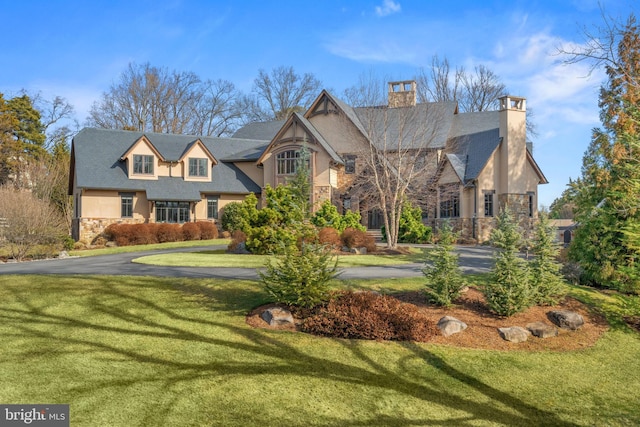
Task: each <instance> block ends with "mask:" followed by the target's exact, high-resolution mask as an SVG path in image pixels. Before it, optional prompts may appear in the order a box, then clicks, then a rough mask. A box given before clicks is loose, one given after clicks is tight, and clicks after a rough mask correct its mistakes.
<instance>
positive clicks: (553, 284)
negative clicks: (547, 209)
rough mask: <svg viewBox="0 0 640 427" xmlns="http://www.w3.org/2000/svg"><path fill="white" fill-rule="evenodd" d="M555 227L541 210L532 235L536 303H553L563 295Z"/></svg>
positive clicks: (533, 285) (532, 272)
mask: <svg viewBox="0 0 640 427" xmlns="http://www.w3.org/2000/svg"><path fill="white" fill-rule="evenodd" d="M554 236H555V227H553V226H552V225H551V223H550V221H549V216H548V215H547V214H546V213H544V212H541V213H540V216H539V219H538V223H537V224H536V227H535V230H534V237H533V247H532V251H533V255H534V258H533V260H532V261H531V285H532V289H533V299H534V302H535V303H536V304H538V305H555V304H556V303H557V302H558V301H559V300H560V299H561V298H562V296H563V295H564V293H565V292H564V284H563V280H562V276H561V275H560V267H561V266H560V264H559V263H558V262H557V261H556V258H557V256H558V253H559V252H560V250H559V249H558V247H557V245H556V244H555V243H554Z"/></svg>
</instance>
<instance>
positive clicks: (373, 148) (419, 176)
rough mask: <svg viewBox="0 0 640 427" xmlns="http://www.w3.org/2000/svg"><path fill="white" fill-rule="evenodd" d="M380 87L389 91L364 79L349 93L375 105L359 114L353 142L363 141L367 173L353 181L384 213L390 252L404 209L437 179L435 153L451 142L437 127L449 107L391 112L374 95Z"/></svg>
mask: <svg viewBox="0 0 640 427" xmlns="http://www.w3.org/2000/svg"><path fill="white" fill-rule="evenodd" d="M376 85H379V86H378V87H380V86H382V87H386V85H385V84H384V83H383V82H382V81H380V80H376V79H375V78H374V80H372V81H368V80H367V79H366V78H364V79H361V82H360V84H359V85H358V86H356V87H353V88H350V89H349V90H348V91H349V93H350V96H351V98H352V99H353V98H355V99H359V100H360V101H362V102H367V103H370V104H369V105H370V106H369V107H359V108H355V109H354V112H355V114H356V115H357V119H358V121H359V124H360V125H361V126H356V127H355V128H353V127H352V129H353V135H352V139H354V140H355V139H360V140H363V146H362V148H361V150H360V152H358V153H357V158H358V161H359V162H360V164H361V165H362V169H363V170H362V171H361V172H359V173H358V174H356V176H355V177H354V181H353V183H352V186H351V191H353V192H354V193H356V194H358V195H359V197H360V198H361V202H362V201H363V200H364V202H365V203H366V204H368V206H367V207H368V208H369V209H370V208H372V207H379V209H380V211H381V212H382V217H383V222H384V226H385V233H386V236H385V237H386V242H387V246H388V247H390V248H394V247H396V246H397V243H398V231H399V226H400V214H401V212H402V206H403V204H404V203H405V201H406V200H407V198H408V197H410V196H412V192H413V191H415V190H417V189H420V191H421V192H422V191H425V190H426V188H427V184H428V183H429V182H430V181H431V179H433V177H434V176H435V172H436V169H437V162H438V158H437V157H438V154H437V149H435V148H434V147H435V146H438V144H439V143H440V142H443V141H441V138H443V137H446V134H443V133H442V132H440V129H439V126H438V123H440V122H442V118H443V115H444V114H446V107H445V105H444V104H442V103H422V104H417V105H416V106H399V107H395V108H391V107H389V106H386V105H383V99H382V98H381V97H380V95H379V93H378V92H376V91H375V90H373V88H374V87H376ZM359 91H360V92H359ZM345 119H346V118H345ZM350 120H351V119H349V121H350ZM358 133H360V134H364V135H362V136H364V139H363V138H362V136H360V137H359V138H358V135H357V134H358Z"/></svg>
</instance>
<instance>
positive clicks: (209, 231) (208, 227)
mask: <svg viewBox="0 0 640 427" xmlns="http://www.w3.org/2000/svg"><path fill="white" fill-rule="evenodd" d="M196 224H197V225H198V227H199V228H200V238H201V239H202V240H211V239H217V238H218V227H216V225H215V224H214V223H212V222H209V221H198V222H196Z"/></svg>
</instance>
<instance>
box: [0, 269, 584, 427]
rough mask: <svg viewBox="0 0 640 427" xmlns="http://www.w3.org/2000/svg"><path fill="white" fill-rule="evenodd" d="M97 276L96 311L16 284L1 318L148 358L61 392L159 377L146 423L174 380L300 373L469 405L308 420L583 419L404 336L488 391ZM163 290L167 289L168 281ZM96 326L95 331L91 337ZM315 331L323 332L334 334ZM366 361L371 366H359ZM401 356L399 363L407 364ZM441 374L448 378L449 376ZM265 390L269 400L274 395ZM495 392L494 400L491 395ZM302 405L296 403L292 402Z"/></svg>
mask: <svg viewBox="0 0 640 427" xmlns="http://www.w3.org/2000/svg"><path fill="white" fill-rule="evenodd" d="M90 280H92V281H97V282H98V283H99V284H98V285H92V286H91V291H90V292H91V296H90V297H88V298H87V299H86V300H85V301H86V307H84V308H85V309H86V310H87V311H88V313H92V314H93V315H83V316H69V315H64V314H55V313H52V312H48V310H47V309H46V307H45V308H44V309H43V308H42V307H38V306H36V305H34V304H32V303H30V301H29V298H28V297H25V296H24V292H25V291H24V289H22V290H21V289H19V288H15V289H12V292H13V295H14V297H15V299H16V300H17V301H20V302H21V305H22V308H9V307H6V306H3V305H0V319H2V322H3V323H4V324H5V325H8V324H11V325H12V328H13V329H14V330H15V331H16V332H17V334H16V335H15V336H19V337H21V338H22V339H25V338H26V339H37V340H47V342H51V343H52V344H51V346H52V347H55V346H56V345H58V346H59V345H62V346H63V348H69V349H71V350H65V351H70V352H82V353H92V352H95V354H96V356H95V357H97V358H99V359H101V360H102V361H104V360H105V358H106V359H107V360H111V361H112V362H122V361H133V362H136V363H139V364H142V365H144V366H145V368H146V367H151V368H153V372H152V375H151V374H149V375H147V374H144V373H142V372H141V374H140V375H135V376H132V377H129V378H122V379H116V380H113V379H109V380H102V379H97V380H93V381H91V382H89V383H88V384H86V385H84V384H83V385H82V386H80V387H70V388H69V389H67V390H60V391H59V395H60V399H61V400H65V399H66V401H67V402H69V401H70V402H73V400H74V398H79V397H86V396H91V395H92V393H95V392H96V390H104V389H113V390H115V391H117V392H119V393H123V392H124V393H126V391H123V388H127V387H137V386H140V385H141V384H158V385H159V387H158V391H157V392H158V393H162V392H164V393H165V394H166V398H167V399H169V400H170V402H172V403H170V404H165V405H153V407H149V408H145V409H146V410H147V411H148V412H147V413H146V414H145V417H146V418H145V422H146V423H149V424H163V422H165V421H166V419H167V418H168V417H169V414H170V413H171V411H172V405H174V404H175V402H176V399H177V398H178V397H177V396H172V395H170V393H172V392H171V390H172V389H173V387H175V386H179V385H185V384H187V385H188V384H190V382H192V381H202V380H203V379H206V378H211V379H214V378H232V377H241V376H242V377H260V376H267V375H268V376H285V377H286V376H292V375H294V376H295V377H298V378H306V377H308V378H313V379H321V380H323V381H327V382H335V383H342V384H351V385H357V386H361V387H372V388H378V389H380V390H381V391H388V392H393V393H396V394H399V395H404V396H407V397H411V398H414V399H418V400H420V401H422V402H424V403H425V404H435V405H438V406H440V407H442V408H449V409H450V410H451V411H459V412H462V413H465V414H468V415H466V416H463V417H458V418H455V419H449V420H434V419H430V418H423V419H410V418H407V417H404V416H402V415H399V416H397V417H395V416H388V415H380V416H378V415H375V414H374V415H372V417H371V418H370V419H368V420H364V421H355V420H354V421H353V422H352V423H350V422H349V421H348V420H345V419H342V418H332V417H330V416H323V415H315V416H314V417H313V419H312V420H310V421H309V425H313V424H316V425H343V426H357V425H371V424H376V425H411V424H413V425H465V424H475V423H477V422H478V420H482V421H488V422H497V423H502V424H504V425H527V424H538V423H539V424H544V425H555V426H574V425H575V424H572V423H570V422H566V421H563V420H561V419H559V418H558V417H557V416H556V415H555V414H554V413H551V412H547V411H544V410H542V409H539V408H537V407H534V406H531V405H529V404H527V403H525V402H523V401H522V400H520V399H519V398H517V397H515V396H513V395H510V394H509V393H506V392H503V391H500V390H498V389H496V388H494V387H491V386H490V385H488V384H486V383H484V382H482V381H480V380H478V379H477V378H474V377H473V376H470V375H468V374H466V373H464V372H461V371H459V370H457V369H455V368H454V367H452V366H451V365H450V364H448V363H447V362H446V361H445V360H444V359H442V358H441V357H439V356H437V355H436V354H434V353H432V352H430V351H429V350H427V349H425V348H424V347H422V346H419V345H417V344H414V343H402V344H401V345H402V346H403V347H404V348H405V349H407V350H408V351H409V352H410V353H411V354H412V355H411V356H407V357H411V358H419V360H422V361H424V363H426V364H427V365H428V367H430V368H434V369H437V370H439V371H440V372H441V373H442V374H444V375H446V376H448V377H449V379H452V380H454V382H455V383H459V385H460V389H457V391H460V390H469V392H470V393H473V394H478V393H479V394H481V395H483V396H484V397H486V399H478V398H477V396H476V398H475V399H472V398H465V397H464V395H463V393H458V394H456V393H452V392H449V391H448V390H446V389H443V387H442V385H439V384H437V383H436V381H435V380H434V379H432V378H429V377H428V376H426V375H418V376H416V377H412V378H409V376H408V375H407V373H406V372H405V373H404V375H402V374H400V373H398V372H395V371H394V370H393V369H390V367H389V366H385V365H382V364H380V363H379V362H377V361H375V360H374V359H372V358H371V357H369V356H368V355H366V354H365V353H364V352H363V351H362V348H361V347H360V346H359V345H358V344H357V343H355V342H351V341H348V340H337V341H338V342H339V343H341V344H342V345H343V346H344V348H345V349H347V351H349V352H350V353H351V355H352V357H353V360H354V361H355V360H358V361H359V362H360V363H358V365H360V366H358V365H356V364H350V363H349V360H344V359H343V360H344V361H337V360H328V359H327V358H323V357H322V354H321V352H316V353H317V355H316V354H308V353H306V352H303V351H301V349H299V348H296V346H294V345H291V344H288V343H287V342H285V341H287V339H280V338H281V337H279V336H278V335H279V334H278V333H270V332H268V331H265V330H259V329H251V328H250V327H249V326H247V325H244V324H238V325H234V324H231V323H224V322H218V321H212V320H208V319H205V318H198V317H194V316H186V315H184V314H181V312H180V311H184V310H181V309H180V307H184V306H185V304H184V301H183V303H182V304H177V307H178V308H177V309H172V308H168V307H165V306H161V305H159V304H158V303H156V302H155V300H153V301H152V300H151V299H149V298H144V297H142V296H140V293H139V292H137V291H138V290H139V289H140V288H139V287H138V286H125V285H119V284H114V283H113V282H112V281H111V280H109V279H107V278H94V277H92V278H91V279H90ZM78 286H79V285H78V284H76V285H75V287H76V288H77V287H78ZM71 287H73V285H72V286H71ZM172 287H173V289H172V290H171V292H173V293H176V298H180V295H179V294H178V292H180V293H181V294H182V295H184V293H185V292H187V293H189V294H191V295H192V296H193V295H198V296H200V297H201V298H200V299H199V302H200V303H202V304H204V306H206V307H208V308H215V310H222V311H225V310H226V311H229V310H231V311H236V310H238V309H239V305H238V304H237V302H233V301H231V300H230V298H232V295H237V293H236V292H231V291H229V290H228V289H224V288H220V289H217V288H211V287H207V286H202V285H197V284H193V283H192V282H191V283H189V284H187V285H184V284H176V285H173V286H172ZM160 290H164V291H166V288H164V289H160ZM61 291H62V290H61ZM253 293H254V295H250V294H251V291H247V295H246V297H247V298H248V299H256V300H259V299H260V298H263V297H264V294H262V293H260V292H257V291H254V292H253ZM203 297H204V298H203ZM129 307H138V308H142V310H137V311H131V310H129V309H128V308H129ZM245 308H246V307H245ZM93 318H98V319H100V321H96V320H92V319H93ZM103 319H104V320H103ZM105 320H108V321H105ZM70 332H71V333H70ZM101 332H107V333H109V334H116V336H118V337H120V339H119V340H116V342H115V343H114V342H113V340H112V342H105V340H100V339H99V338H100V333H101ZM221 332H222V333H221ZM92 335H93V336H95V338H92ZM79 336H81V337H82V338H79ZM138 338H148V339H150V340H154V341H150V344H151V343H153V344H154V345H157V348H150V347H149V346H144V347H142V348H137V347H135V346H131V345H127V344H126V343H128V342H129V340H132V339H135V340H136V341H138ZM317 339H318V340H325V339H326V338H317ZM157 340H159V341H157ZM179 342H192V343H195V344H197V345H205V346H211V350H210V351H208V350H207V353H206V354H208V355H210V358H209V359H208V360H191V361H190V360H187V359H183V360H180V358H179V357H171V355H167V354H166V353H164V352H163V351H162V349H163V348H165V347H166V348H174V347H175V345H176V344H177V343H179ZM218 347H222V348H225V349H227V350H229V349H232V350H235V351H238V352H242V353H244V354H246V355H247V356H248V357H237V356H236V357H232V358H231V359H229V360H224V358H221V357H217V355H216V354H217V350H216V348H218ZM305 350H308V348H305ZM62 352H64V351H62ZM38 353H39V351H38ZM234 354H237V353H234ZM105 355H107V356H105ZM29 356H30V355H29V354H23V355H21V357H25V358H28V357H29ZM31 356H32V357H33V356H34V355H31ZM40 356H42V354H40ZM405 359H406V357H405ZM16 362H19V361H16ZM362 364H364V367H363V366H361V365H362ZM401 364H402V362H401V363H399V364H398V365H397V366H394V367H393V368H395V369H397V370H398V371H399V372H402V369H403V367H402V366H401ZM155 368H157V369H155ZM440 381H442V379H441V378H440ZM264 398H266V399H268V395H265V396H264ZM158 400H163V399H158V398H157V397H156V398H155V399H154V401H158ZM487 400H488V401H489V403H487V402H486V401H487ZM491 402H492V403H491ZM295 409H296V408H292V411H293V410H295ZM245 416H249V417H251V422H253V423H263V424H264V423H266V424H269V423H270V422H272V421H273V419H270V418H268V416H267V415H265V416H264V417H262V418H261V416H262V414H259V413H255V414H246V415H245ZM280 421H283V422H284V421H285V420H280Z"/></svg>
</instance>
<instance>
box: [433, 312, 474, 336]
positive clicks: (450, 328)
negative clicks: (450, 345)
mask: <svg viewBox="0 0 640 427" xmlns="http://www.w3.org/2000/svg"><path fill="white" fill-rule="evenodd" d="M438 329H440V331H441V332H442V335H443V336H445V337H448V336H450V335H453V334H457V333H459V332H462V331H464V330H465V329H467V324H466V323H464V322H463V321H461V320H458V319H456V318H455V317H452V316H444V317H443V318H442V319H440V320H438Z"/></svg>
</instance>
